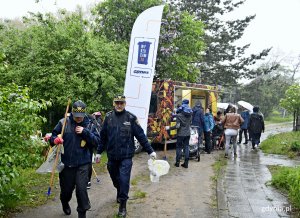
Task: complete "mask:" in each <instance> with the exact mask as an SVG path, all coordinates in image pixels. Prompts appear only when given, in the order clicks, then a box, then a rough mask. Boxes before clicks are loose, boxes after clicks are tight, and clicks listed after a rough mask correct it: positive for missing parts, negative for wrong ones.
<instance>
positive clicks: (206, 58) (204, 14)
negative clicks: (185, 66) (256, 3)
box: [169, 0, 270, 85]
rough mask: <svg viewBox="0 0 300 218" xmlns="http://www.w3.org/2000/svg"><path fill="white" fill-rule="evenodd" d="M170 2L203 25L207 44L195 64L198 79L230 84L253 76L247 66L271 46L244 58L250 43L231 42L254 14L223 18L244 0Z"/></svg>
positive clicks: (206, 81) (240, 34)
mask: <svg viewBox="0 0 300 218" xmlns="http://www.w3.org/2000/svg"><path fill="white" fill-rule="evenodd" d="M169 2H170V4H171V5H172V7H174V8H175V9H176V10H180V11H188V12H189V13H191V14H195V16H196V18H197V19H198V20H201V21H202V22H203V23H204V25H205V36H204V42H205V44H206V46H207V47H206V50H205V53H204V54H203V57H202V59H199V60H198V64H197V66H198V68H199V70H200V72H201V76H200V77H199V81H200V82H203V83H214V84H218V85H233V84H236V83H237V81H238V79H241V78H253V77H254V75H253V72H252V71H251V70H250V68H249V67H250V66H251V65H253V64H255V63H256V61H257V60H259V59H261V58H263V57H264V56H266V55H267V54H268V52H269V51H270V49H265V50H263V51H262V52H261V53H259V54H252V55H250V56H249V57H245V51H246V49H247V48H248V47H249V44H247V45H245V46H242V47H239V46H236V45H234V42H235V41H237V40H238V39H240V38H241V37H242V35H243V32H244V30H245V29H246V27H247V26H248V25H249V23H250V22H251V21H252V20H253V19H254V18H255V15H251V16H246V17H245V18H244V19H238V20H230V21H225V20H222V15H224V14H226V13H229V12H231V11H233V10H234V9H236V8H237V7H238V6H240V5H241V4H243V3H244V1H238V2H235V1H233V0H223V1H222V0H181V1H169Z"/></svg>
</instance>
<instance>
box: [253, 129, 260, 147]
mask: <svg viewBox="0 0 300 218" xmlns="http://www.w3.org/2000/svg"><path fill="white" fill-rule="evenodd" d="M260 137H261V132H259V133H252V146H253V147H254V146H255V145H259V143H260Z"/></svg>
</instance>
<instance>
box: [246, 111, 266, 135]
mask: <svg viewBox="0 0 300 218" xmlns="http://www.w3.org/2000/svg"><path fill="white" fill-rule="evenodd" d="M263 122H264V121H263V117H262V116H261V115H259V114H251V115H250V126H249V128H250V130H251V132H253V133H260V132H261V131H262V130H263Z"/></svg>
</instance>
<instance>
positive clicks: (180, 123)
mask: <svg viewBox="0 0 300 218" xmlns="http://www.w3.org/2000/svg"><path fill="white" fill-rule="evenodd" d="M192 114H193V110H192V109H191V108H190V107H189V100H188V99H183V100H182V105H181V106H180V107H179V108H178V110H177V115H176V125H175V126H174V127H171V129H177V142H176V162H175V164H174V165H175V166H176V167H179V163H180V159H181V155H182V149H183V150H184V157H185V159H184V163H183V164H181V166H182V167H184V168H188V165H189V141H190V136H191V131H190V127H191V120H192ZM166 128H167V130H168V129H170V127H166Z"/></svg>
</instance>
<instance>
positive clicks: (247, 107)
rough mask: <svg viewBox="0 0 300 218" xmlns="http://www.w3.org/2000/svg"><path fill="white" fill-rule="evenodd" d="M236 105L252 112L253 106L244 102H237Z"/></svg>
mask: <svg viewBox="0 0 300 218" xmlns="http://www.w3.org/2000/svg"><path fill="white" fill-rule="evenodd" d="M238 104H239V105H240V106H242V107H243V108H246V109H247V110H249V111H253V105H252V104H250V103H248V102H246V101H238Z"/></svg>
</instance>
